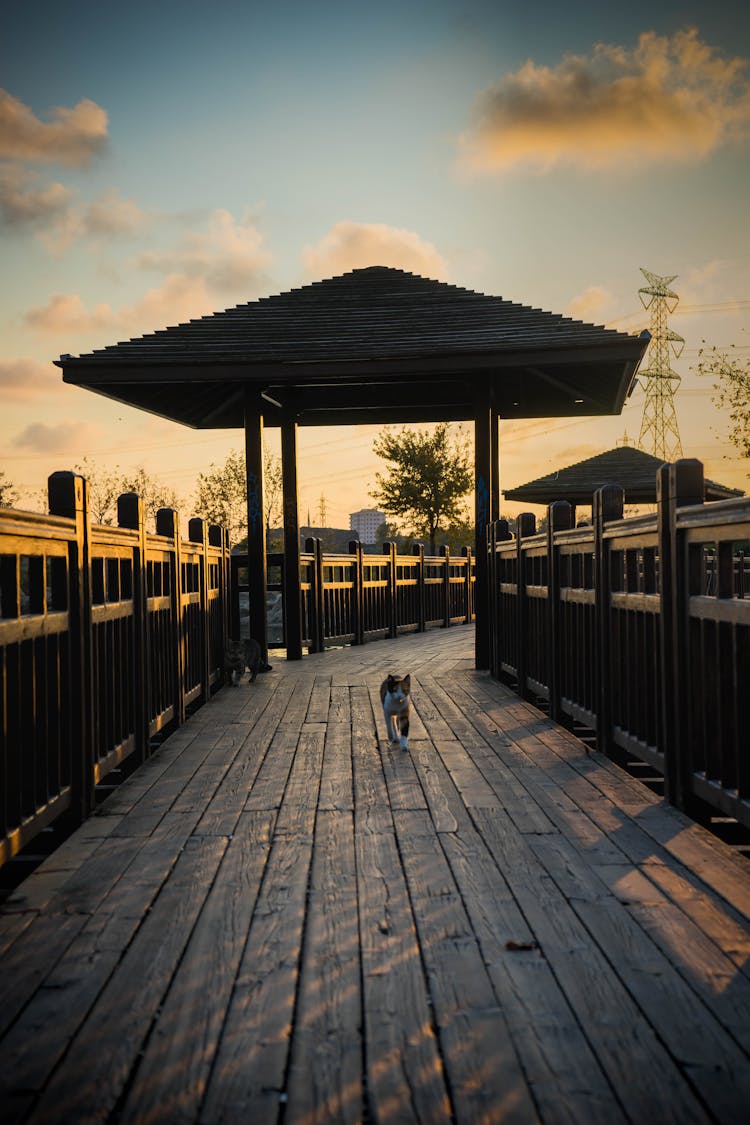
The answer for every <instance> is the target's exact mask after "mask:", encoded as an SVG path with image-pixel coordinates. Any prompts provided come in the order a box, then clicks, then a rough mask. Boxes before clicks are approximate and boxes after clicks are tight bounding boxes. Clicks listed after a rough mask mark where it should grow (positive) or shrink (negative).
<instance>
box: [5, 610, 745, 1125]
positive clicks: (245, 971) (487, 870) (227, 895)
mask: <svg viewBox="0 0 750 1125" xmlns="http://www.w3.org/2000/svg"><path fill="white" fill-rule="evenodd" d="M472 652H473V632H472V630H471V629H470V628H465V627H458V628H454V629H451V630H449V631H442V630H437V631H434V632H431V633H428V634H426V635H422V636H415V637H410V638H401V639H399V640H398V641H382V642H377V643H373V644H370V645H368V646H365V647H364V648H361V649H346V650H340V651H337V652H329V653H326V654H325V655H320V656H313V657H308V658H305V660H304V661H302V662H300V663H295V664H292V663H290V664H286V663H285V662H284V661H283V660H282V661H277V662H276V666H275V668H274V671H273V672H271V673H269V674H267V675H265V676H262V677H259V678H258V681H257V682H256V684H254V685H249V684H247V683H243V684H242V685H241V686H240V687H238V688H234V689H233V688H227V689H225V690H224V691H222V692H220V693H219V694H218V696H217V697H216V698H215V699H214V700H213V701H212V702H211V703H209V704H208V705H207V706H206V707H204V708H203V709H202V710H200V711H199V712H198V713H197V714H196V715H195V716H193V718H192V719H190V720H189V721H188V723H187V724H186V725H185V726H184V727H183V728H181V729H180V730H179V731H178V732H176V733H175V734H174V735H173V736H172V737H171V738H170V739H168V740H167V741H166V742H165V744H164V745H163V747H162V748H161V750H160V751H159V752H158V754H156V755H155V757H154V758H152V759H151V760H150V761H149V762H148V763H147V764H146V765H145V766H144V767H142V768H141V769H140V770H139V771H137V772H136V773H135V774H134V775H133V776H132V777H131V778H130V779H129V780H127V781H126V782H125V783H123V785H122V786H121V787H120V788H119V789H118V790H117V791H116V792H115V793H114V794H113V795H112V796H111V797H110V799H109V800H108V801H107V802H106V803H105V804H104V805H103V806H102V808H101V810H100V813H99V814H98V815H96V816H95V817H93V818H92V819H91V820H89V821H88V822H87V823H86V824H84V825H83V827H82V828H81V829H80V830H79V831H78V832H77V833H76V834H75V835H74V836H73V837H71V838H70V840H69V841H68V842H67V843H65V844H64V845H63V846H62V847H61V848H60V849H59V850H58V851H57V852H56V853H55V854H54V855H52V856H51V857H50V858H49V859H48V860H47V861H46V862H45V863H44V864H43V865H42V866H41V867H40V868H39V869H38V870H37V871H36V872H35V873H34V874H33V875H32V876H31V877H30V878H29V879H27V880H26V882H25V883H23V884H22V885H21V886H20V888H19V889H18V890H17V891H16V892H15V893H14V895H13V896H12V897H11V898H10V899H9V900H8V902H7V903H6V906H5V908H4V910H3V912H2V913H1V914H0V955H1V961H0V967H1V973H2V976H1V978H0V996H1V997H2V1000H1V1002H0V1034H2V1036H3V1040H2V1049H1V1051H0V1060H1V1061H0V1088H1V1092H2V1109H1V1111H0V1117H1V1118H2V1121H3V1122H13V1121H23V1120H28V1121H32V1122H34V1123H37V1122H38V1123H42V1122H49V1123H54V1125H60V1123H68V1122H69V1123H76V1125H78V1123H80V1122H95V1121H96V1122H99V1121H101V1122H104V1121H112V1122H132V1123H136V1122H137V1123H138V1125H145V1123H149V1122H160V1123H161V1122H165V1123H169V1125H171V1123H173V1122H185V1123H188V1122H204V1123H207V1125H214V1123H219V1122H259V1123H263V1125H265V1123H266V1122H275V1121H284V1122H287V1123H288V1122H294V1123H297V1122H301V1123H305V1125H308V1123H314V1122H338V1121H342V1122H360V1121H363V1122H375V1121H379V1122H425V1123H429V1125H432V1123H439V1122H453V1121H455V1122H492V1123H494V1122H514V1123H515V1122H519V1123H520V1122H523V1123H527V1122H534V1121H542V1122H544V1123H550V1125H553V1123H554V1125H557V1123H558V1122H559V1123H571V1125H572V1123H578V1122H581V1123H586V1125H589V1123H596V1122H602V1123H603V1125H617V1123H620V1122H628V1121H629V1122H634V1123H638V1125H650V1123H656V1125H662V1123H666V1122H674V1123H675V1125H692V1123H694V1122H695V1123H697V1122H707V1121H717V1122H721V1123H728V1122H740V1121H742V1122H747V1120H748V1117H749V1115H750V1066H749V1065H748V1053H749V1052H750V957H749V954H750V928H749V927H748V917H749V916H750V867H749V866H748V863H747V861H746V860H744V859H743V858H741V857H739V856H736V855H735V854H734V853H732V852H731V850H730V849H729V848H728V847H726V846H725V845H723V844H722V843H720V842H718V841H717V840H715V839H714V838H713V837H711V836H709V835H708V834H707V833H705V832H704V831H703V830H702V829H701V828H699V827H697V826H695V825H691V824H690V823H689V822H688V821H687V820H686V819H685V818H684V817H682V816H681V815H680V814H678V813H677V812H675V811H674V810H671V809H669V808H667V807H665V806H664V805H663V804H662V803H661V802H660V801H659V800H658V799H657V798H656V797H654V796H653V794H652V793H651V792H650V791H648V790H647V789H646V788H645V787H643V786H642V785H641V784H640V783H639V782H637V781H635V780H633V779H632V778H630V777H629V776H628V775H626V774H625V773H623V772H622V771H621V770H619V769H618V768H617V767H616V766H614V765H612V764H611V763H609V762H607V761H606V760H605V759H603V758H601V757H600V756H598V755H597V754H587V753H586V750H585V747H584V746H583V745H582V744H581V743H580V742H578V741H577V740H576V739H575V738H573V737H572V736H571V735H570V734H568V733H567V732H566V731H564V730H562V729H561V728H559V727H556V726H555V725H554V724H552V723H550V722H549V721H548V720H547V719H546V718H544V717H543V716H542V715H540V713H539V712H538V711H536V710H535V709H534V708H533V707H531V706H529V705H527V704H525V703H523V702H521V701H519V700H518V698H517V697H515V696H513V695H512V694H511V693H510V692H508V691H507V690H506V689H505V688H503V687H502V686H500V685H498V684H496V683H494V682H493V681H492V680H490V679H489V678H488V677H487V676H486V675H485V674H482V673H477V672H475V671H474V670H473V669H472ZM407 670H409V671H411V673H412V683H413V697H414V709H415V712H416V714H415V717H414V721H413V723H412V735H411V749H410V752H409V753H404V752H402V751H400V750H398V749H396V748H393V747H391V746H390V745H389V744H388V743H387V742H385V741H384V738H383V735H384V728H383V722H382V718H381V716H380V709H379V699H378V687H379V684H380V681H381V680H382V678H383V677H384V675H385V674H386V673H387V672H388V671H394V672H395V671H399V672H401V671H407Z"/></svg>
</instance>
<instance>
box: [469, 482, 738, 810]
mask: <svg viewBox="0 0 750 1125" xmlns="http://www.w3.org/2000/svg"><path fill="white" fill-rule="evenodd" d="M657 490H658V497H659V503H658V505H657V512H656V513H655V514H653V515H646V516H640V517H638V518H635V519H627V520H625V519H623V518H622V513H623V492H622V489H621V488H619V487H617V486H615V485H607V486H605V487H604V488H602V489H600V490H599V491H598V492H597V493H596V495H595V497H594V507H593V519H592V524H591V526H588V527H577V528H571V527H570V506H569V505H568V504H566V503H562V502H558V503H556V504H553V505H551V506H550V508H549V510H548V526H547V530H546V531H545V532H544V533H542V534H536V529H535V519H534V516H533V515H530V514H528V513H525V514H524V515H522V516H520V517H519V519H518V527H517V534H516V537H515V538H512V537H511V536H510V534H509V532H508V527H507V523H505V521H503V520H500V521H497V522H496V523H495V524H493V525H492V526H491V527H490V528H489V529H488V558H489V574H490V581H489V587H490V614H491V629H490V632H491V671H492V672H493V674H494V675H495V676H496V677H502V678H506V679H509V680H511V681H512V682H514V684H515V685H516V687H517V690H518V691H519V693H520V694H521V695H523V696H524V697H526V698H536V699H541V700H546V701H547V702H548V705H549V710H550V714H551V716H552V718H554V719H557V720H560V721H565V720H566V719H567V720H575V721H577V722H580V723H582V724H584V725H585V726H587V727H589V728H591V729H592V730H594V731H595V732H596V742H597V747H598V748H599V749H600V750H602V751H603V752H604V753H606V754H608V755H610V756H612V757H615V758H621V759H622V758H633V757H635V758H638V759H640V760H641V761H644V762H647V763H649V764H650V765H651V766H653V767H654V768H655V769H656V770H658V771H659V772H660V773H661V774H663V775H664V778H665V787H666V795H667V797H668V798H669V800H671V801H672V802H673V803H674V804H676V805H678V806H679V807H681V808H684V809H687V810H688V811H690V810H691V806H695V807H696V808H697V807H698V806H697V804H696V802H698V801H701V802H705V803H707V804H708V805H709V806H711V807H712V808H713V809H715V810H719V811H720V812H721V813H723V814H725V815H729V816H732V817H734V818H736V819H737V820H738V821H740V822H741V823H743V824H745V825H747V826H750V723H748V721H747V718H746V712H745V707H744V704H745V700H744V698H743V697H744V696H745V695H746V694H747V692H748V689H750V498H747V497H742V498H739V499H732V500H725V501H720V502H718V503H711V504H704V503H703V502H702V497H703V467H702V465H701V464H700V462H697V461H691V460H684V461H678V462H676V463H675V464H674V465H665V466H663V467H662V468H661V469H660V470H659V474H658V476H657Z"/></svg>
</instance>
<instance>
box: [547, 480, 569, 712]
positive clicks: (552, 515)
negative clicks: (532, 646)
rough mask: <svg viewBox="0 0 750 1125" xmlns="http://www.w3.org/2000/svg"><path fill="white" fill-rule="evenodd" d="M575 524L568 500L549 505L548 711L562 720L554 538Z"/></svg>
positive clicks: (557, 553) (557, 556) (557, 568)
mask: <svg viewBox="0 0 750 1125" xmlns="http://www.w3.org/2000/svg"><path fill="white" fill-rule="evenodd" d="M571 524H572V512H571V508H570V504H569V503H568V501H567V500H556V501H555V502H554V503H553V504H550V505H549V507H548V508H547V603H548V604H547V611H548V621H549V647H550V675H549V713H550V718H551V719H554V720H555V722H558V723H559V722H560V720H561V718H562V709H561V707H560V682H561V660H562V645H561V629H560V614H561V606H560V548H559V547H558V545H557V543H556V541H555V532H557V531H567V530H568V528H569V527H570V526H571Z"/></svg>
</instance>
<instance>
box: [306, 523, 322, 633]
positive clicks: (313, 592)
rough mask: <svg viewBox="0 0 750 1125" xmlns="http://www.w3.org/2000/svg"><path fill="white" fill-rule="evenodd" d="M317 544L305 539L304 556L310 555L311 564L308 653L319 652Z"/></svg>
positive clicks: (310, 537) (315, 541)
mask: <svg viewBox="0 0 750 1125" xmlns="http://www.w3.org/2000/svg"><path fill="white" fill-rule="evenodd" d="M317 543H318V540H317V539H314V538H313V537H312V535H308V536H307V538H306V539H305V554H306V555H312V563H311V564H310V598H309V601H308V607H309V614H310V621H309V626H310V646H309V651H310V652H320V647H319V644H318V636H319V633H320V625H319V622H320V586H319V582H318V565H317V564H318V555H317V549H316V548H317Z"/></svg>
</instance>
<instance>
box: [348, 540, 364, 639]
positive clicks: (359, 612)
mask: <svg viewBox="0 0 750 1125" xmlns="http://www.w3.org/2000/svg"><path fill="white" fill-rule="evenodd" d="M362 553H363V552H362V544H361V543H360V541H359V539H352V540H351V541H350V543H349V554H350V555H351V557H352V561H353V563H354V579H353V582H352V633H353V634H354V639H353V641H352V644H355V645H363V644H364V643H365V620H364V618H365V591H364V573H363V565H362Z"/></svg>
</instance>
